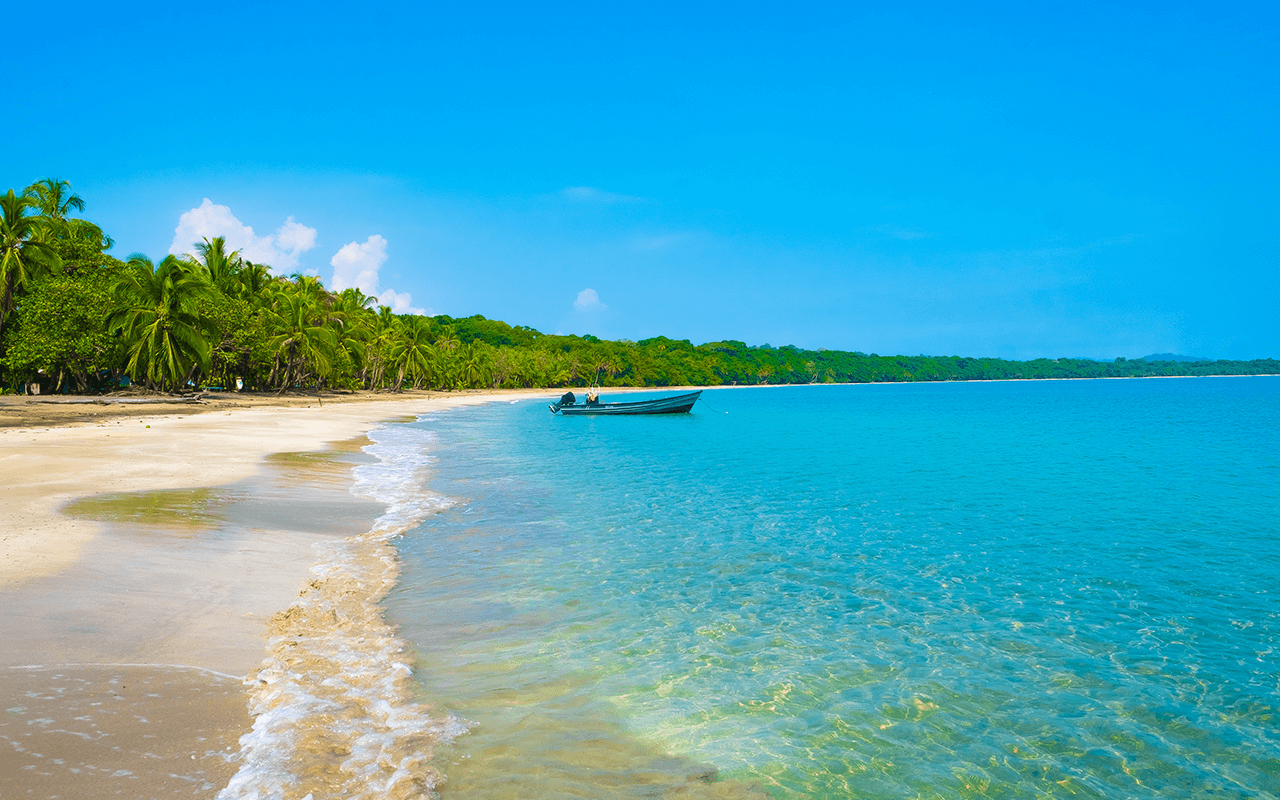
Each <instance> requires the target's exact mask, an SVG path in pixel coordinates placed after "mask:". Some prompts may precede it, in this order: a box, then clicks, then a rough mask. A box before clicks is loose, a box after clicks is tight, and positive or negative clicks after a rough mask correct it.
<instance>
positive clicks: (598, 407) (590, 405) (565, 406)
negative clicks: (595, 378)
mask: <svg viewBox="0 0 1280 800" xmlns="http://www.w3.org/2000/svg"><path fill="white" fill-rule="evenodd" d="M700 394H702V392H701V391H697V392H690V393H689V394H677V395H672V396H671V397H659V398H657V399H656V400H636V401H635V402H631V403H601V402H600V399H599V395H597V394H596V393H595V392H588V393H587V397H586V402H585V403H579V402H578V398H576V397H574V395H573V392H565V394H564V396H563V397H561V398H560V401H559V402H557V403H554V404H553V405H550V406H547V407H548V408H550V409H551V413H552V414H555V413H556V412H559V413H561V414H563V415H565V416H566V417H569V416H573V415H575V414H584V415H586V414H591V415H601V416H605V415H623V414H688V413H689V409H691V408H693V404H694V403H696V402H697V401H698V395H700Z"/></svg>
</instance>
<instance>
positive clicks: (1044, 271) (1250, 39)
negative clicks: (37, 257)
mask: <svg viewBox="0 0 1280 800" xmlns="http://www.w3.org/2000/svg"><path fill="white" fill-rule="evenodd" d="M5 16H6V27H7V28H9V29H10V30H11V31H22V32H23V33H22V34H21V36H20V41H22V42H24V43H27V44H25V45H24V49H27V50H29V55H30V58H29V59H27V60H24V61H23V62H22V66H21V69H20V70H19V74H20V76H21V78H22V83H21V87H22V88H21V90H20V91H19V100H18V101H17V102H16V103H13V102H11V103H10V104H8V107H7V108H6V110H5V112H4V114H5V117H6V124H5V125H4V126H3V133H0V136H2V137H3V145H4V146H3V150H2V151H0V152H3V155H0V177H2V178H3V180H5V181H7V183H6V184H5V185H4V186H0V189H5V188H8V187H10V186H12V187H15V188H19V189H20V188H21V187H22V186H24V185H26V184H27V183H29V182H31V181H33V180H36V179H38V178H41V177H45V176H56V177H62V178H66V179H68V180H70V181H71V182H72V185H73V187H74V189H75V190H76V191H77V192H78V193H80V194H81V195H82V196H83V197H84V198H85V200H86V201H87V203H88V208H87V210H86V216H87V217H89V218H91V219H93V220H94V221H96V222H99V223H100V224H101V225H102V226H103V227H104V228H106V229H107V231H108V232H109V233H111V234H112V235H113V236H114V237H115V239H116V241H117V245H116V254H117V255H119V256H122V257H123V256H125V255H128V254H129V253H131V252H134V251H144V252H146V253H148V254H149V255H151V256H153V257H159V256H161V255H163V254H164V253H166V252H168V251H169V250H170V249H171V247H174V245H175V237H176V238H182V237H183V236H184V235H190V234H191V233H193V232H195V233H198V232H201V231H213V230H215V229H217V230H228V231H229V230H232V229H233V228H234V230H236V231H238V232H239V233H238V234H236V235H239V236H241V237H242V239H243V241H244V242H245V243H247V244H246V247H247V249H249V250H252V252H254V253H257V254H259V256H260V259H261V260H270V261H271V263H273V264H275V266H277V267H278V268H280V269H282V270H283V271H291V270H295V269H296V270H304V271H311V272H315V273H318V274H319V275H320V276H321V277H322V278H324V280H325V281H326V283H327V284H331V285H332V284H333V283H334V282H335V279H336V281H337V282H338V283H339V284H347V285H360V286H362V287H367V288H374V289H375V290H376V291H377V292H378V293H380V294H383V293H386V292H387V290H391V292H392V294H384V299H387V300H388V301H389V302H398V303H399V305H400V307H401V308H419V309H425V310H429V311H431V312H434V313H446V314H450V315H454V316H466V315H470V314H477V313H478V314H484V315H485V316H487V317H490V318H495V319H502V320H505V321H507V322H510V323H512V324H524V325H530V326H532V327H535V328H538V329H540V330H543V331H545V332H549V333H555V332H563V333H594V334H597V335H600V336H604V337H607V338H626V339H642V338H646V337H650V336H655V335H660V334H661V335H666V336H670V337H673V338H688V339H691V340H693V341H694V342H695V343H701V342H705V341H711V340H717V339H739V340H743V341H746V342H747V343H749V344H761V343H765V342H768V343H771V344H774V345H781V344H795V345H798V346H801V347H808V348H817V347H826V348H832V349H837V348H838V349H846V350H861V351H864V352H877V353H881V354H907V355H916V354H920V353H925V354H930V355H952V354H955V355H969V356H988V355H998V356H1004V357H1010V358H1035V357H1040V356H1047V357H1059V356H1089V357H1098V358H1113V357H1115V356H1121V355H1123V356H1128V357H1136V356H1142V355H1146V354H1149V353H1157V352H1176V353H1184V354H1189V355H1203V356H1210V357H1223V358H1258V357H1270V356H1280V312H1277V310H1276V298H1277V295H1278V292H1280V236H1278V234H1280V193H1278V191H1277V186H1280V180H1278V179H1280V169H1278V159H1277V151H1278V150H1280V148H1278V147H1277V142H1280V124H1278V122H1280V47H1278V46H1277V44H1278V42H1280V24H1278V23H1280V12H1277V10H1276V6H1275V4H1262V3H1257V4H1227V5H1225V6H1224V5H1222V4H1211V3H1207V2H1206V3H1190V4H1177V3H1167V2H1166V3H1158V4H1157V3H1105V4H1103V3H1069V4H1068V3H1062V4H1055V3H1034V4H1033V3H1022V4H986V3H976V4H975V3H964V4H941V3H939V4H930V3H906V4H894V5H892V7H890V6H889V4H877V5H857V4H823V3H810V4H805V3H787V4H772V5H755V4H751V3H705V4H696V3H687V2H686V3H661V2H645V3H639V2H588V3H575V2H561V3H522V4H495V3H449V4H431V3H422V4H408V3H405V4H384V3H377V2H366V3H360V4H339V5H326V4H324V3H309V4H302V3H289V4H285V3H272V4H256V3H255V4H237V3H219V4H200V5H196V4H173V3H166V4H154V5H153V4H133V3H122V4H85V5H83V6H78V5H77V4H75V3H61V4H35V3H27V4H24V5H23V6H21V7H16V8H10V9H6V11H5ZM28 45H29V46H28ZM15 123H16V124H15ZM206 199H208V201H209V203H208V204H206V203H205V200H206ZM202 207H203V210H201V208H202ZM184 214H186V215H188V216H187V217H185V218H184V216H183V215H184ZM287 223H289V224H290V225H291V227H288V226H287ZM218 226H222V228H218ZM228 226H230V227H228ZM236 226H239V227H236ZM282 226H286V227H283V228H282ZM247 227H251V228H252V229H253V232H252V235H250V234H249V233H247V231H246V230H245V229H246V228H247ZM246 237H247V238H246ZM267 237H271V238H269V239H268V238H267ZM340 253H342V254H343V255H341V256H340V255H339V254H340ZM587 290H590V292H588V291H587ZM593 293H594V294H593ZM406 295H407V297H406ZM593 297H594V298H595V300H594V302H592V299H593Z"/></svg>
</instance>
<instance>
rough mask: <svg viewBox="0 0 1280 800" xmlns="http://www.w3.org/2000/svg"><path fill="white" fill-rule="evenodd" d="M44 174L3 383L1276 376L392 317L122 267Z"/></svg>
mask: <svg viewBox="0 0 1280 800" xmlns="http://www.w3.org/2000/svg"><path fill="white" fill-rule="evenodd" d="M84 208H85V202H84V200H83V199H82V198H81V197H79V196H78V195H76V194H75V193H73V192H72V191H71V185H70V184H69V183H68V182H67V181H64V180H60V179H56V178H45V179H43V180H40V181H37V182H35V183H33V184H31V185H30V186H28V187H27V188H26V189H24V190H23V191H22V192H17V191H15V190H12V189H11V190H9V191H8V193H7V194H4V195H0V388H2V389H5V390H10V391H13V390H18V391H20V390H22V389H24V388H25V387H29V386H31V385H32V384H39V385H41V387H42V390H43V391H46V392H47V391H55V392H103V391H110V390H114V389H117V388H119V387H121V386H127V385H139V386H142V387H144V388H146V389H151V390H158V391H167V392H174V391H184V390H192V389H197V388H224V389H232V388H236V389H243V390H249V391H275V392H280V391H289V390H299V389H303V390H333V389H370V390H387V391H397V390H401V389H406V388H418V389H422V388H426V389H447V390H460V389H474V388H516V387H563V386H577V385H582V384H584V383H586V382H588V381H599V382H600V383H601V384H602V385H605V386H678V385H693V384H697V385H717V384H746V385H752V384H770V383H772V384H778V383H836V382H840V383H845V382H886V381H888V382H897V381H951V380H994V379H1018V378H1100V377H1137V376H1155V375H1242V374H1264V373H1265V374H1276V373H1280V362H1278V361H1276V360H1275V359H1262V360H1257V361H1198V362H1181V361H1173V360H1141V359H1139V360H1130V361H1126V360H1125V359H1117V360H1116V361H1113V362H1111V361H1109V362H1101V361H1093V360H1089V359H1079V358H1059V359H1037V360H1034V361H1005V360H1002V359H995V358H962V357H958V356H946V357H931V356H880V355H876V354H874V353H873V354H870V355H868V354H865V353H860V352H845V351H837V350H816V351H815V350H802V349H800V348H797V347H792V346H789V345H788V346H784V347H773V346H771V345H768V344H763V345H759V346H748V345H747V344H745V343H744V342H739V341H720V342H709V343H705V344H701V345H694V344H692V343H691V342H689V341H688V340H673V339H668V338H666V337H661V336H659V337H656V338H652V339H645V340H643V341H639V342H632V341H625V340H623V341H605V340H601V339H598V338H596V337H594V336H560V335H547V334H543V333H540V332H538V331H536V330H534V329H532V328H528V327H523V326H519V325H515V326H512V325H508V324H507V323H505V322H500V321H497V320H489V319H486V318H484V317H482V316H478V315H477V316H471V317H465V318H457V319H455V318H453V317H449V316H446V315H438V316H430V317H427V316H418V315H413V314H395V313H393V312H392V310H391V309H389V308H387V307H386V306H380V305H378V303H377V300H376V298H373V297H368V296H366V295H365V294H363V293H362V292H361V291H360V290H359V289H354V288H351V289H344V290H342V291H339V292H335V291H331V290H329V289H327V288H325V286H324V284H323V283H322V282H321V281H320V279H319V278H316V277H314V276H310V275H302V274H294V275H288V276H284V275H276V274H274V273H273V272H272V271H271V268H270V266H269V265H265V264H256V263H253V262H251V261H249V260H248V259H246V258H244V257H243V256H242V255H241V254H240V253H239V252H237V251H234V250H228V247H227V243H226V241H225V240H223V239H222V238H214V239H206V240H204V241H201V242H193V243H192V245H193V246H192V254H191V255H190V256H175V255H166V256H164V257H163V258H162V259H160V261H159V262H155V261H153V260H152V259H151V258H149V257H148V256H147V255H145V254H142V253H135V254H133V255H131V256H129V257H128V258H127V259H125V260H123V261H121V260H119V259H117V258H115V257H114V256H112V255H111V254H110V253H109V252H108V251H110V250H111V248H112V247H113V242H112V240H111V238H110V237H108V236H107V235H106V234H105V233H104V232H103V231H102V230H101V229H100V228H99V227H98V226H96V225H94V224H93V223H91V222H89V221H87V220H84V219H80V218H78V217H73V216H72V214H74V213H78V212H83V211H84Z"/></svg>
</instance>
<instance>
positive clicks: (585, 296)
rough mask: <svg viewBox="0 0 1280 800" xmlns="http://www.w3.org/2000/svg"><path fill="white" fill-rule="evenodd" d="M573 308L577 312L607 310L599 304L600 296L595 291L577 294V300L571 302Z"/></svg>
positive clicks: (589, 290) (583, 291)
mask: <svg viewBox="0 0 1280 800" xmlns="http://www.w3.org/2000/svg"><path fill="white" fill-rule="evenodd" d="M573 307H574V309H575V310H577V311H604V310H605V309H606V308H608V306H607V305H605V304H604V303H601V302H600V295H599V294H597V293H596V290H595V289H583V290H582V291H580V292H578V299H577V300H574V301H573Z"/></svg>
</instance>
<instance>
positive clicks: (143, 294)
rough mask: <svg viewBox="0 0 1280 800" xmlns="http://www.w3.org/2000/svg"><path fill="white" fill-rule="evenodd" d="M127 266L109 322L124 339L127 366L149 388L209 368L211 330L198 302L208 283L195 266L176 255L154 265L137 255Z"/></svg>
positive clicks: (173, 385) (175, 383) (177, 382)
mask: <svg viewBox="0 0 1280 800" xmlns="http://www.w3.org/2000/svg"><path fill="white" fill-rule="evenodd" d="M126 266H127V268H126V270H125V272H124V274H123V275H122V276H121V277H120V278H119V279H118V280H117V281H116V283H115V286H114V288H113V290H112V293H113V295H114V298H115V311H114V312H113V313H112V314H111V316H110V317H109V319H108V321H107V325H108V327H109V328H111V329H115V328H119V329H120V333H121V336H122V337H123V339H124V343H125V348H126V352H127V355H128V363H127V364H126V365H125V370H126V371H127V372H128V373H129V374H130V375H132V376H133V378H134V380H137V379H138V378H139V377H142V379H143V380H144V382H145V383H146V384H147V385H148V386H153V387H158V388H162V389H169V390H175V389H178V388H180V387H181V386H182V385H183V384H184V383H185V382H186V381H188V380H190V379H191V378H192V377H193V376H194V373H195V371H196V370H197V369H201V368H204V369H207V368H208V366H209V356H210V339H211V338H212V337H213V331H211V330H210V326H209V325H208V324H207V322H206V321H205V320H204V319H203V318H202V317H201V316H200V314H199V303H200V301H201V300H203V299H206V298H208V297H209V295H210V293H211V292H212V287H210V285H209V284H208V282H206V281H205V280H204V278H203V275H202V274H201V273H200V271H199V268H198V267H196V266H195V265H193V264H191V263H190V262H187V261H183V260H182V259H179V258H177V257H176V256H165V258H164V260H162V261H161V262H160V263H159V264H153V263H152V262H151V259H149V258H147V257H146V256H145V255H143V254H142V253H135V254H133V255H132V256H130V257H129V262H128V264H127V265H126Z"/></svg>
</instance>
